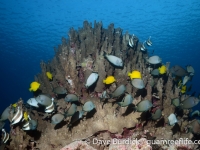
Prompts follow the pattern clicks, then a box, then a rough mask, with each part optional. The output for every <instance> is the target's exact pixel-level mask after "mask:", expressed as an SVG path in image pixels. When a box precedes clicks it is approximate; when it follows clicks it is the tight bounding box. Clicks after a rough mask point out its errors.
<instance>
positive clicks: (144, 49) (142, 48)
mask: <svg viewBox="0 0 200 150" xmlns="http://www.w3.org/2000/svg"><path fill="white" fill-rule="evenodd" d="M145 42H146V41H144V42H143V43H142V45H141V47H140V50H141V51H146V47H145V46H144V43H145Z"/></svg>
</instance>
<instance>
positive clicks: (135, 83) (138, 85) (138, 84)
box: [131, 79, 144, 89]
mask: <svg viewBox="0 0 200 150" xmlns="http://www.w3.org/2000/svg"><path fill="white" fill-rule="evenodd" d="M131 84H132V86H134V87H135V88H137V89H143V88H144V81H143V80H142V79H132V80H131Z"/></svg>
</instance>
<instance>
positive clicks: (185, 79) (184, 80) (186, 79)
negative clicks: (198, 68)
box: [183, 76, 190, 85]
mask: <svg viewBox="0 0 200 150" xmlns="http://www.w3.org/2000/svg"><path fill="white" fill-rule="evenodd" d="M189 80H190V76H185V77H184V78H183V85H185V84H186V83H187V82H188V81H189Z"/></svg>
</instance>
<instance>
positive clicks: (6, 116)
mask: <svg viewBox="0 0 200 150" xmlns="http://www.w3.org/2000/svg"><path fill="white" fill-rule="evenodd" d="M10 111H12V112H14V111H13V110H12V109H11V107H10V106H8V107H7V108H6V109H5V110H4V111H3V113H2V115H1V119H0V121H4V120H7V119H8V118H9V116H10Z"/></svg>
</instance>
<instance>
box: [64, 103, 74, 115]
mask: <svg viewBox="0 0 200 150" xmlns="http://www.w3.org/2000/svg"><path fill="white" fill-rule="evenodd" d="M76 110H77V105H76V104H72V105H71V106H70V107H69V109H68V110H67V112H66V113H65V116H66V117H69V116H73V114H74V113H75V112H76Z"/></svg>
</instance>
